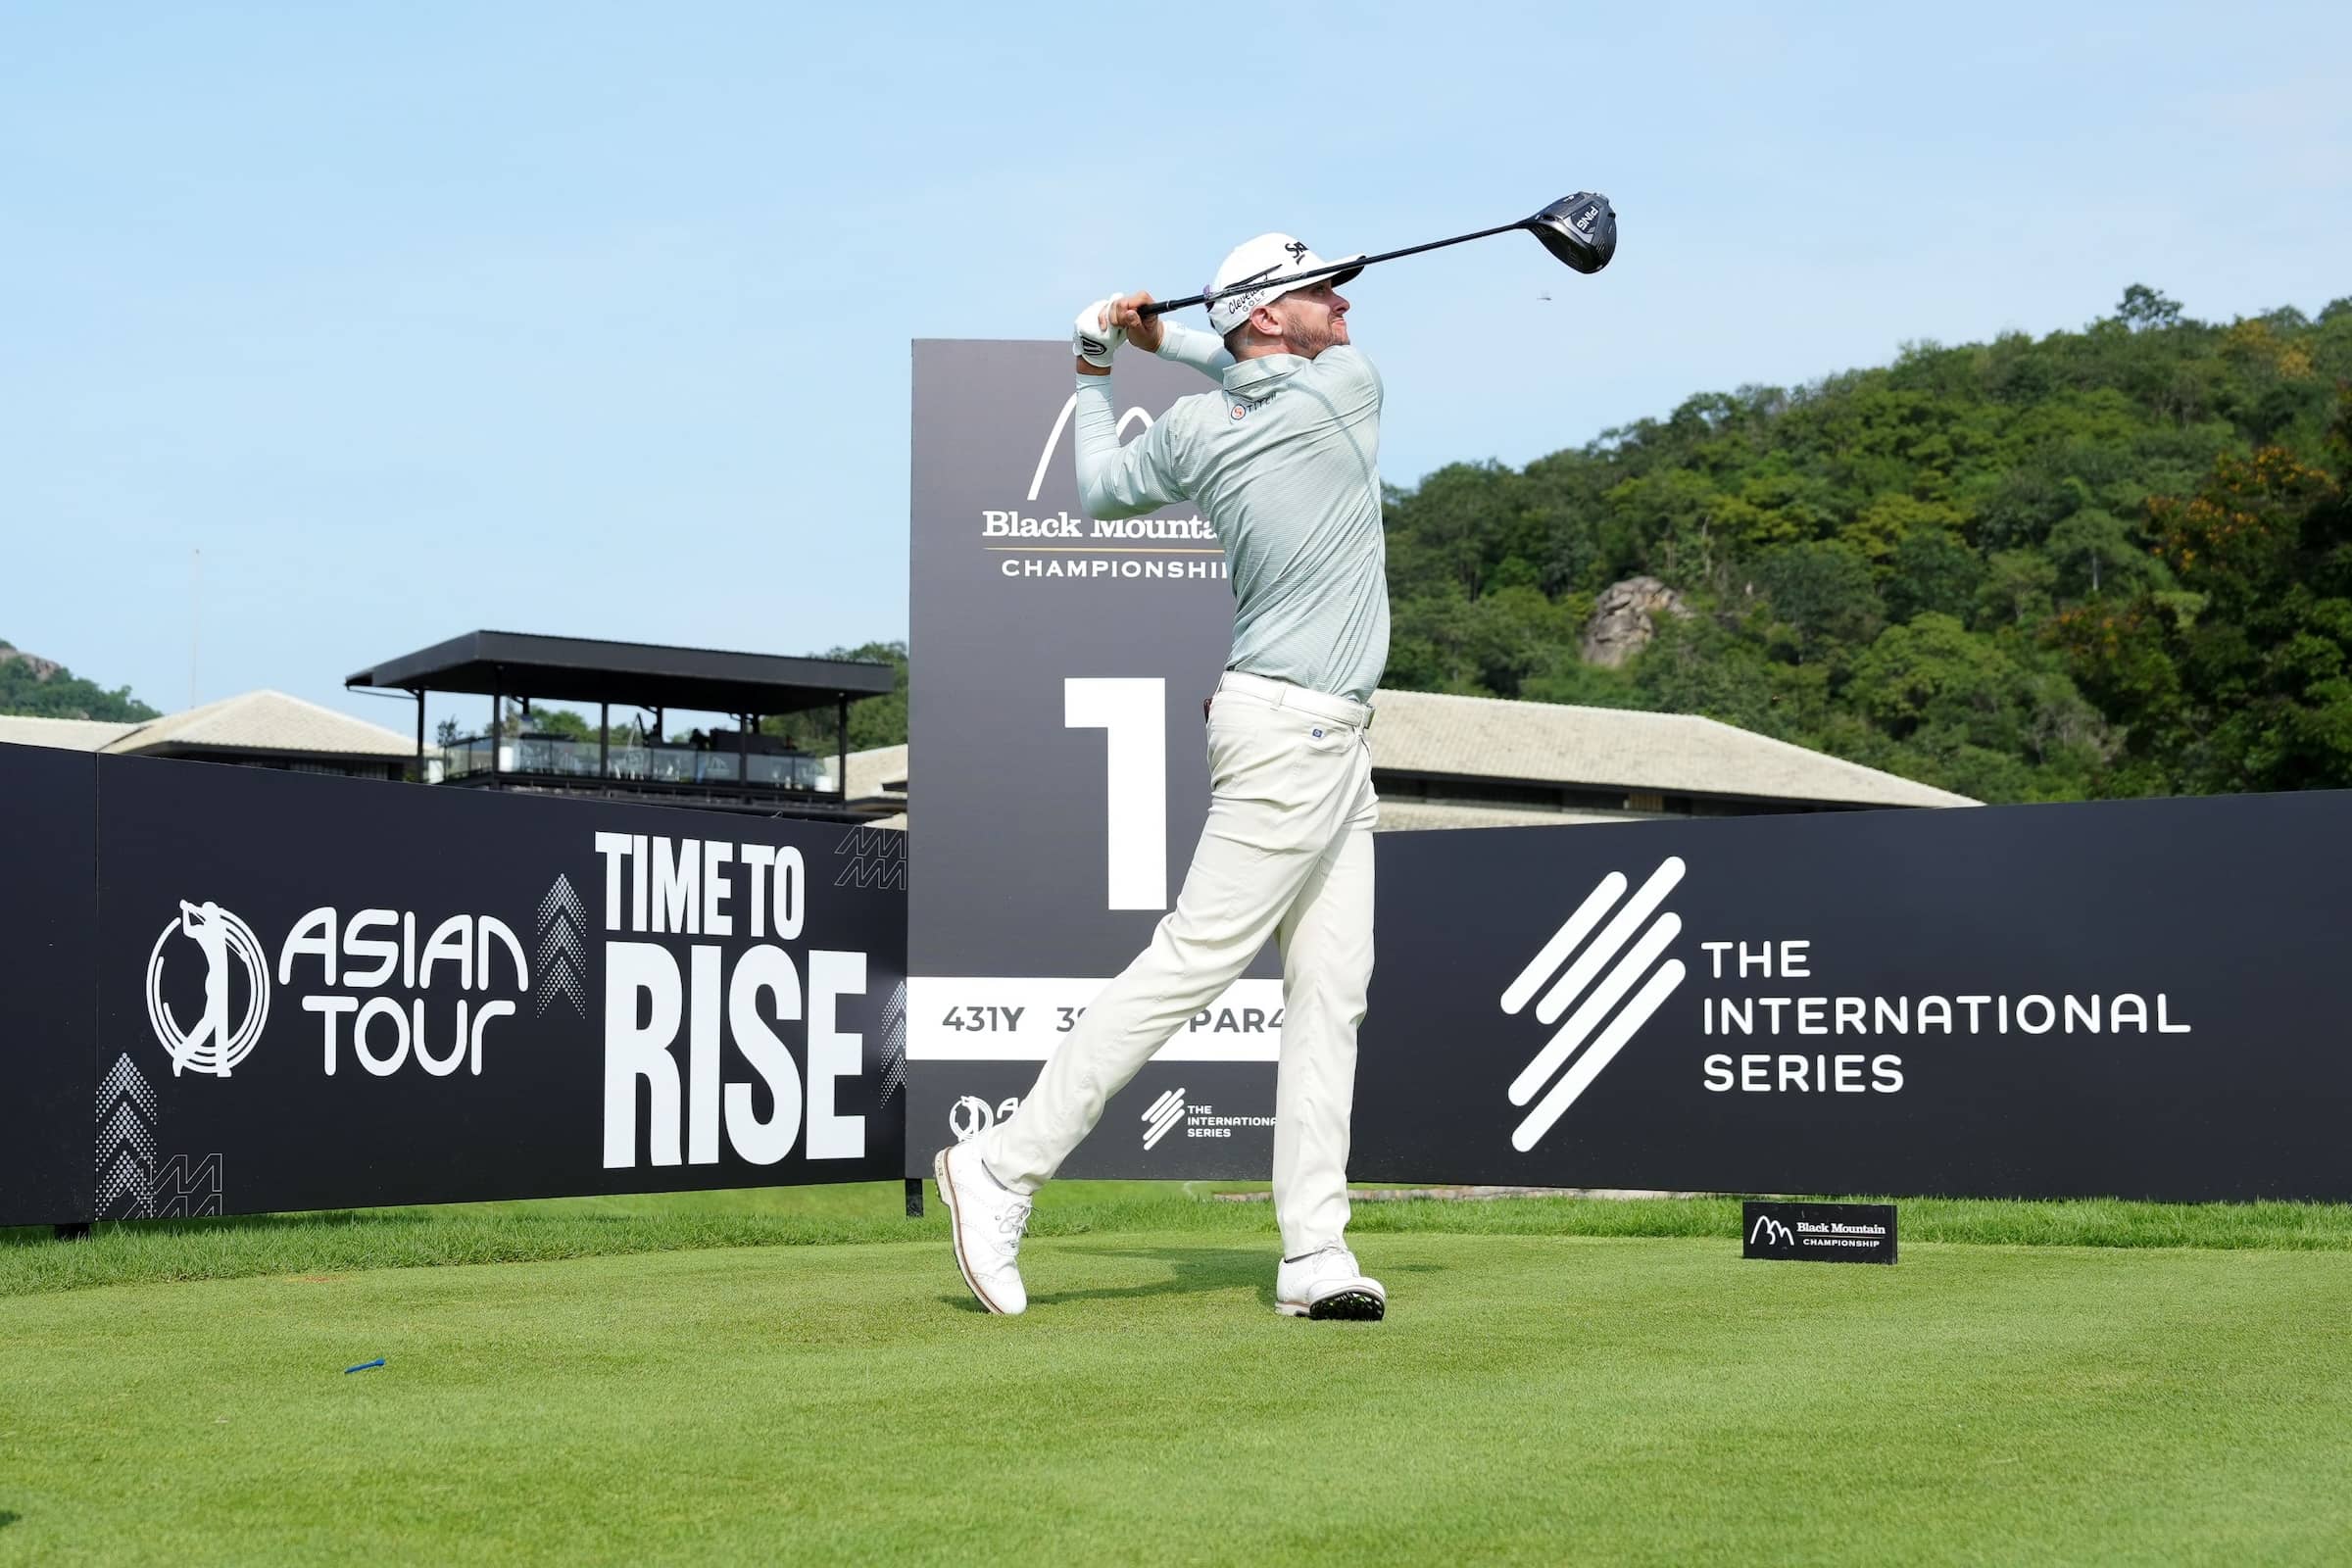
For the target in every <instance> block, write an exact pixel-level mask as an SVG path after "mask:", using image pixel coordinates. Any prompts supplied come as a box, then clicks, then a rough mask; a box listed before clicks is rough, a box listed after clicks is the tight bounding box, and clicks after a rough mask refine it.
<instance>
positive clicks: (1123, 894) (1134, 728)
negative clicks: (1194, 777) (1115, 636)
mask: <svg viewBox="0 0 2352 1568" xmlns="http://www.w3.org/2000/svg"><path fill="white" fill-rule="evenodd" d="M1061 723H1062V727H1063V728H1064V729H1099V730H1102V731H1103V750H1104V751H1105V752H1107V753H1108V754H1109V760H1110V766H1109V777H1108V782H1109V796H1108V801H1109V807H1110V812H1109V821H1110V851H1109V864H1110V907H1112V908H1114V909H1164V908H1166V907H1168V683H1167V682H1166V681H1164V680H1156V679H1154V680H1143V679H1122V680H1111V679H1082V678H1080V677H1078V676H1075V675H1073V676H1071V677H1070V678H1068V679H1066V680H1064V681H1063V682H1062V683H1061Z"/></svg>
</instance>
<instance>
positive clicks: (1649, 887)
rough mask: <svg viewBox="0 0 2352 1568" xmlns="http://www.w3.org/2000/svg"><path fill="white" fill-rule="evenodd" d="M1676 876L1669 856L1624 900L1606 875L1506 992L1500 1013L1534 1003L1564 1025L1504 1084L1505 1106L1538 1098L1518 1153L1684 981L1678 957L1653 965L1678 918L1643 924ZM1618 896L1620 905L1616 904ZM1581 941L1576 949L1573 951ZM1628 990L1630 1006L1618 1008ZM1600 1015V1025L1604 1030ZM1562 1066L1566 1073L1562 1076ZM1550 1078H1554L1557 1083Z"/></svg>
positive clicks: (1622, 882) (1621, 877)
mask: <svg viewBox="0 0 2352 1568" xmlns="http://www.w3.org/2000/svg"><path fill="white" fill-rule="evenodd" d="M1683 871H1684V865H1683V861H1682V858H1681V857H1679V856H1668V857H1667V858H1666V859H1665V860H1664V861H1663V862H1661V863H1660V864H1659V866H1658V868H1657V869H1656V870H1655V871H1652V872H1651V873H1650V874H1649V877H1648V880H1646V881H1644V882H1643V883H1642V886H1641V888H1640V889H1639V890H1637V891H1636V892H1635V894H1634V896H1633V897H1632V898H1630V899H1628V898H1626V887H1627V885H1628V884H1627V880H1626V877H1625V874H1624V873H1623V872H1621V871H1611V872H1610V873H1609V874H1608V875H1607V876H1605V877H1603V878H1601V880H1600V885H1599V886H1598V887H1596V888H1594V889H1593V891H1592V892H1591V893H1590V894H1588V895H1586V897H1585V902H1584V903H1582V904H1580V905H1578V906H1577V907H1576V912H1575V913H1574V914H1571V915H1570V916H1569V917H1568V918H1567V919H1566V920H1565V921H1564V922H1562V924H1561V926H1560V928H1559V929H1558V930H1557V931H1555V932H1553V933H1552V936H1551V940H1550V941H1548V942H1546V943H1544V948H1543V951H1542V952H1540V953H1538V954H1537V955H1536V956H1534V957H1533V958H1531V959H1529V960H1528V964H1527V967H1526V968H1524V969H1522V970H1520V971H1519V975H1518V978H1517V979H1515V980H1513V981H1512V982H1511V983H1510V984H1509V985H1508V986H1506V987H1505V988H1504V989H1503V993H1502V1010H1503V1011H1504V1012H1506V1013H1512V1014H1516V1013H1518V1012H1519V1011H1520V1010H1521V1009H1523V1008H1524V1007H1526V1006H1527V1005H1528V1003H1529V1002H1531V1001H1533V1002H1534V1003H1535V1005H1536V1019H1537V1021H1538V1022H1540V1023H1546V1024H1548V1023H1554V1022H1557V1021H1558V1020H1559V1018H1560V1016H1561V1014H1563V1013H1566V1014H1567V1015H1568V1018H1567V1022H1565V1023H1562V1024H1560V1027H1559V1029H1558V1030H1557V1031H1556V1032H1555V1033H1554V1034H1553V1035H1552V1037H1551V1039H1550V1040H1548V1041H1546V1042H1545V1043H1544V1048H1543V1049H1542V1050H1541V1051H1538V1052H1537V1053H1536V1054H1535V1056H1534V1058H1533V1059H1531V1060H1530V1061H1529V1062H1528V1064H1527V1065H1526V1066H1525V1067H1523V1068H1521V1069H1520V1070H1519V1076H1518V1077H1516V1078H1514V1079H1512V1080H1511V1089H1510V1096H1511V1103H1512V1104H1514V1105H1526V1104H1527V1103H1529V1102H1531V1101H1534V1102H1535V1108H1534V1109H1532V1110H1530V1111H1529V1112H1528V1113H1527V1115H1526V1117H1525V1118H1524V1119H1523V1120H1522V1121H1521V1122H1520V1123H1519V1125H1518V1127H1517V1128H1516V1129H1514V1130H1513V1131H1512V1133H1511V1147H1512V1148H1513V1149H1516V1150H1518V1151H1519V1152H1521V1153H1525V1152H1528V1151H1529V1150H1531V1149H1533V1148H1535V1147H1536V1145H1537V1144H1539V1143H1541V1142H1542V1141H1543V1138H1544V1134H1545V1133H1547V1132H1549V1131H1551V1129H1552V1127H1553V1125H1554V1124H1556V1123H1557V1122H1558V1121H1559V1119H1560V1118H1561V1117H1562V1116H1563V1115H1565V1114H1567V1111H1568V1107H1569V1106H1571V1105H1573V1104H1575V1103H1576V1102H1577V1099H1578V1097H1579V1096H1581V1095H1583V1094H1584V1092H1585V1091H1586V1090H1588V1089H1590V1088H1592V1087H1593V1079H1595V1078H1597V1077H1599V1076H1600V1074H1601V1071H1602V1069H1604V1068H1606V1067H1607V1066H1608V1064H1609V1063H1610V1062H1612V1061H1614V1060H1616V1059H1617V1053H1619V1052H1620V1051H1623V1050H1624V1049H1625V1047H1626V1043H1627V1042H1628V1041H1630V1040H1632V1039H1633V1038H1634V1035H1635V1032H1636V1031H1638V1030H1639V1029H1640V1028H1641V1027H1642V1025H1643V1024H1645V1023H1647V1022H1648V1021H1649V1017H1650V1014H1651V1013H1654V1012H1656V1011H1657V1010H1658V1007H1659V1005H1661V1004H1662V1003H1664V1002H1665V1000H1666V999H1667V998H1668V997H1671V996H1673V995H1674V993H1675V990H1676V988H1677V987H1679V986H1681V985H1682V983H1683V978H1684V968H1683V960H1682V959H1680V958H1667V959H1666V961H1665V962H1663V963H1659V962H1658V960H1659V958H1660V957H1662V956H1664V955H1665V952H1666V950H1667V948H1668V947H1669V946H1670V945H1672V943H1673V941H1674V939H1675V938H1676V937H1677V936H1679V935H1681V934H1682V929H1683V922H1682V918H1681V917H1680V916H1679V915H1676V914H1673V913H1671V912H1670V913H1667V914H1665V915H1662V916H1660V917H1659V918H1658V919H1657V920H1656V921H1655V922H1654V923H1646V922H1649V920H1650V916H1651V915H1653V914H1656V913H1657V910H1658V907H1659V906H1660V905H1662V904H1664V903H1665V901H1666V895H1667V894H1669V893H1671V892H1673V891H1674V888H1675V884H1676V883H1678V882H1680V881H1682V879H1683ZM1620 900H1623V901H1624V902H1623V905H1622V907H1621V906H1620V904H1619V901H1620ZM1612 911H1614V912H1613V913H1612ZM1604 920H1606V921H1607V923H1606V924H1605V925H1604V924H1602V922H1603V921H1604ZM1596 928H1597V929H1596ZM1637 932H1638V933H1640V934H1639V935H1638V936H1637V935H1636V933H1637ZM1588 938H1590V941H1588V940H1587V939H1588ZM1629 943H1630V944H1631V946H1630V947H1629V946H1628V944H1629ZM1580 945H1582V947H1583V951H1582V952H1581V953H1580V952H1578V951H1577V950H1578V948H1579V946H1580ZM1571 954H1574V955H1575V956H1574V958H1573V959H1571V957H1570V955H1571ZM1562 965H1566V967H1565V969H1563V968H1562ZM1653 965H1655V967H1652V966H1653ZM1555 976H1556V978H1554V977H1555ZM1628 992H1631V993H1632V994H1633V1000H1631V1001H1630V1002H1625V999H1626V995H1627V993H1628ZM1539 993H1541V996H1539V995H1538V994H1539ZM1620 1002H1625V1006H1624V1007H1623V1009H1622V1010H1616V1015H1615V1016H1614V1017H1610V1013H1611V1011H1612V1010H1614V1009H1617V1005H1618V1004H1619V1003H1620ZM1571 1007H1573V1008H1574V1009H1575V1010H1574V1011H1573V1012H1570V1011H1569V1009H1570V1008H1571ZM1603 1019H1607V1023H1606V1024H1605V1025H1604V1024H1603V1023H1602V1020H1603ZM1588 1042H1590V1045H1589V1046H1588V1044H1587V1043H1588ZM1580 1050H1581V1051H1582V1052H1583V1054H1581V1055H1579V1054H1578V1053H1579V1051H1580ZM1572 1058H1573V1059H1572ZM1563 1066H1564V1067H1566V1068H1567V1070H1566V1071H1565V1072H1561V1068H1562V1067H1563ZM1555 1073H1557V1074H1559V1076H1558V1078H1557V1079H1556V1081H1555V1080H1554V1079H1553V1074H1555ZM1546 1083H1550V1084H1551V1087H1550V1089H1549V1090H1548V1091H1545V1092H1544V1096H1543V1098H1542V1099H1541V1100H1537V1092H1538V1091H1539V1090H1543V1089H1544V1085H1545V1084H1546Z"/></svg>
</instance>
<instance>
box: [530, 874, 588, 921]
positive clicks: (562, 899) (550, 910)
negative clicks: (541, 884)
mask: <svg viewBox="0 0 2352 1568" xmlns="http://www.w3.org/2000/svg"><path fill="white" fill-rule="evenodd" d="M558 910H563V911H564V912H565V913H568V914H569V915H570V916H571V919H572V923H573V924H574V925H586V924H587V923H588V911H587V909H586V908H585V907H582V906H581V904H580V896H579V895H578V894H577V893H574V892H573V891H572V890H571V878H570V877H568V876H563V875H558V876H557V878H556V884H555V886H554V887H551V888H549V889H548V890H547V897H546V898H544V899H541V900H540V901H539V924H540V925H541V926H542V927H545V926H546V925H547V923H548V922H549V921H551V920H553V919H555V917H556V913H557V911H558Z"/></svg>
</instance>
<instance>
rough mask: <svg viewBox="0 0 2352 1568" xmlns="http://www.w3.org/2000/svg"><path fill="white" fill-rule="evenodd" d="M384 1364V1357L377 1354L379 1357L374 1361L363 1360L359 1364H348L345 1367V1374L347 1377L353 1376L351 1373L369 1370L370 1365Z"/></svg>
mask: <svg viewBox="0 0 2352 1568" xmlns="http://www.w3.org/2000/svg"><path fill="white" fill-rule="evenodd" d="M383 1364H384V1358H383V1357H382V1356H380V1355H379V1356H377V1357H376V1358H375V1359H374V1360H372V1361H362V1362H361V1363H360V1364H359V1365H358V1366H347V1367H345V1368H344V1369H343V1375H344V1376H345V1377H349V1376H351V1375H352V1374H353V1373H354V1372H365V1371H367V1370H368V1368H369V1367H371V1366H382V1365H383Z"/></svg>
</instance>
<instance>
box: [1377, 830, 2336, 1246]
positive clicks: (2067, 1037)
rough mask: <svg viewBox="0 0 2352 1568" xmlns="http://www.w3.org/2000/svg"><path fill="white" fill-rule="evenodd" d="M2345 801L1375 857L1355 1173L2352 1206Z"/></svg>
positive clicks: (1431, 840) (1548, 836) (1520, 834)
mask: <svg viewBox="0 0 2352 1568" xmlns="http://www.w3.org/2000/svg"><path fill="white" fill-rule="evenodd" d="M2348 880H2352V795H2346V794H2344V793H2341V792H2315V793H2311V794H2304V795H2284V796H2255V797H2240V798H2229V799H2206V800H2172V801H2144V802H2115V803H2099V804H2092V805H2082V806H2032V807H2006V808H1987V809H1955V810H1913V811H1868V812H1852V813H1838V814H1820V815H1807V816H1781V817H1764V818H1755V817H1749V818H1738V819H1719V820H1711V821H1691V822H1661V823H1643V824H1637V825H1628V826H1612V827H1606V828H1594V827H1572V828H1570V827H1563V828H1536V829H1515V828H1514V829H1485V830H1475V831H1461V832H1446V833H1408V834H1393V835H1388V836H1384V837H1383V838H1382V839H1381V841H1380V893H1379V912H1378V920H1379V930H1380V954H1381V956H1380V966H1379V968H1378V970H1377V972H1376V973H1375V974H1374V976H1373V982H1372V994H1371V1012H1370V1016H1369V1018H1368V1019H1367V1021H1366V1023H1365V1025H1364V1030H1363V1035H1362V1051H1361V1056H1360V1059H1359V1067H1358V1073H1357V1097H1356V1120H1355V1142H1354V1158H1353V1161H1352V1166H1353V1168H1354V1169H1355V1170H1357V1171H1359V1172H1363V1173H1366V1174H1371V1175H1377V1176H1379V1177H1381V1178H1383V1179H1427V1180H1447V1181H1473V1182H1498V1183H1536V1184H1544V1185H1559V1186H1598V1187H1637V1188H1673V1189H1698V1190H1707V1191H1717V1192H1780V1193H1838V1192H1856V1191H1861V1192H1887V1193H1917V1194H1950V1195H1982V1196H1998V1197H2073V1196H2096V1195H2116V1196H2121V1197H2127V1198H2144V1199H2159V1200H2171V1201H2207V1200H2252V1199H2268V1198H2278V1199H2327V1200H2337V1201H2340V1200H2344V1199H2347V1198H2352V1153H2347V1149H2348V1148H2352V1146H2347V1144H2346V1143H2345V1141H2344V1138H2343V1136H2342V1128H2341V1119H2342V1107H2343V1106H2344V1105H2345V1104H2347V1103H2352V1054H2348V1053H2346V1052H2344V1051H2343V1050H2341V1049H2340V1038H2341V1030H2342V1019H2343V1017H2344V1015H2345V1011H2346V1005H2347V1003H2348V1002H2352V966H2348V965H2347V964H2346V963H2345V962H2344V960H2343V956H2342V952H2343V947H2344V943H2345V939H2346V937H2347V935H2348V934H2352V922H2348V921H2347V920H2346V918H2345V916H2344V914H2343V909H2342V898H2343V895H2342V890H2343V888H2344V887H2345V886H2346V885H2347V882H2348Z"/></svg>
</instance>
